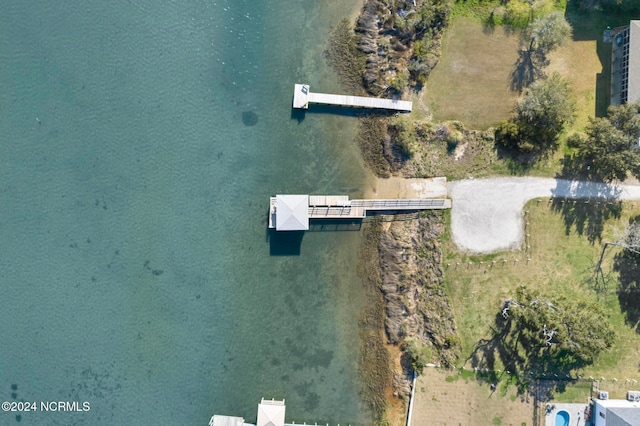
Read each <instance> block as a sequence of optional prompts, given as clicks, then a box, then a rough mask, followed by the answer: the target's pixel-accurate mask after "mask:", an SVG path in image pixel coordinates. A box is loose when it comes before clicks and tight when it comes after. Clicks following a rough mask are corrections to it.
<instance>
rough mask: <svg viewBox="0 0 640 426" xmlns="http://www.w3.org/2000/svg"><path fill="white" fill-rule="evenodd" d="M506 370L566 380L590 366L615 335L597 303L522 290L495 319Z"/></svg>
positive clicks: (578, 297)
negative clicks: (554, 375) (555, 374)
mask: <svg viewBox="0 0 640 426" xmlns="http://www.w3.org/2000/svg"><path fill="white" fill-rule="evenodd" d="M497 318H498V319H497V321H496V322H497V325H498V333H499V334H500V335H501V336H502V338H503V342H504V344H505V348H504V350H503V351H502V353H501V356H502V357H503V358H504V359H503V360H502V361H503V363H505V365H506V366H507V368H510V369H513V370H515V371H538V372H540V373H542V372H547V373H549V372H552V373H553V372H558V373H562V374H569V373H570V372H572V371H573V370H575V369H577V368H582V367H584V366H586V365H589V364H592V363H593V362H594V361H595V360H596V358H597V357H598V355H599V354H600V353H602V352H603V351H605V350H607V349H608V348H610V347H611V346H612V345H613V341H614V338H615V333H614V331H613V329H612V328H611V326H610V325H609V321H608V319H607V317H606V315H605V313H604V311H603V310H602V308H601V307H600V305H598V304H597V303H594V302H590V301H587V300H585V299H583V298H581V297H580V296H574V297H572V298H571V300H568V299H565V298H563V297H558V296H555V297H549V296H545V295H542V294H540V293H539V292H537V291H535V290H529V289H527V288H526V287H524V286H522V287H520V288H519V289H518V291H517V292H516V295H515V296H514V297H513V299H511V300H509V301H507V302H506V303H505V305H504V307H503V308H502V311H501V312H500V313H499V315H498V316H497Z"/></svg>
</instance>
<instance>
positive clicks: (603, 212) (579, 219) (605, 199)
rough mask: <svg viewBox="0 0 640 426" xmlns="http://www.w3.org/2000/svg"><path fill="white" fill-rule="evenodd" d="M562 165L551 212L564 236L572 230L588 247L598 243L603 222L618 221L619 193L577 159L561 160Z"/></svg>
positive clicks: (620, 208) (620, 205)
mask: <svg viewBox="0 0 640 426" xmlns="http://www.w3.org/2000/svg"><path fill="white" fill-rule="evenodd" d="M562 161H563V169H562V174H561V175H559V176H557V180H556V188H555V189H553V190H552V194H553V195H554V198H553V201H552V203H551V209H552V210H553V211H555V212H557V213H560V215H561V216H562V219H563V221H564V225H565V234H566V235H570V234H571V231H572V229H575V232H576V233H577V234H578V235H581V236H582V235H585V236H586V237H587V239H588V241H589V242H590V243H591V244H594V243H595V242H596V241H597V242H600V241H602V231H603V230H604V223H605V221H607V220H609V219H612V218H614V219H619V218H620V215H621V213H622V201H621V200H619V196H620V192H621V190H620V188H619V187H617V186H616V185H613V184H608V183H606V182H602V180H601V178H600V176H599V175H598V173H597V171H596V170H595V169H593V170H592V169H591V168H590V167H588V166H585V162H584V160H582V159H581V158H579V157H578V156H575V155H574V156H565V157H564V158H563V160H562ZM585 194H586V195H585Z"/></svg>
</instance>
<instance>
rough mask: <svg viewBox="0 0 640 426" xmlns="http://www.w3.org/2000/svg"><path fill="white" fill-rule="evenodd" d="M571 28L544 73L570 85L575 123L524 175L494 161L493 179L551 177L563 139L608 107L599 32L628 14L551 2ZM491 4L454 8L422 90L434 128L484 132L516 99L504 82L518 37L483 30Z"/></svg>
mask: <svg viewBox="0 0 640 426" xmlns="http://www.w3.org/2000/svg"><path fill="white" fill-rule="evenodd" d="M555 4H556V7H557V8H560V9H562V10H565V17H566V19H567V20H568V21H569V22H570V23H571V25H572V26H573V34H574V35H573V38H572V40H571V41H570V42H569V43H567V44H566V45H565V46H563V47H561V48H560V49H558V50H557V51H555V52H553V53H552V54H551V55H550V65H549V66H548V67H547V69H546V72H547V74H548V73H551V72H554V71H557V72H559V73H560V74H562V75H563V76H564V77H565V78H567V79H568V80H569V81H570V84H571V87H572V90H573V94H574V97H575V100H576V106H577V111H576V120H575V122H574V123H573V124H572V126H570V128H569V129H567V131H566V132H565V133H564V134H563V135H562V136H561V138H560V146H559V148H558V150H557V151H556V152H555V153H553V154H552V155H551V156H550V157H549V158H548V159H546V160H543V161H540V162H539V163H538V164H536V165H535V166H534V167H532V168H527V169H519V168H518V167H513V164H509V163H508V162H505V161H497V162H495V163H494V164H493V166H492V170H493V172H494V173H496V174H526V175H534V176H555V175H557V174H558V173H560V172H561V170H562V165H561V159H562V158H563V156H564V155H565V154H566V153H567V152H568V149H567V148H566V146H565V139H566V136H568V135H570V134H571V133H573V132H575V131H582V130H583V129H584V127H585V126H586V125H587V123H588V121H589V118H590V117H595V116H603V115H605V114H606V110H607V107H608V105H609V94H610V87H609V86H610V79H609V73H610V68H611V45H610V44H606V43H603V41H602V35H603V31H604V29H605V28H606V27H607V26H611V27H615V26H620V25H626V24H628V22H629V20H630V19H631V18H632V16H630V15H629V14H624V13H620V14H606V15H605V14H604V13H603V12H588V13H587V12H579V11H578V10H577V6H576V3H575V1H572V0H569V1H568V3H566V4H565V2H563V1H562V2H556V3H555ZM500 7H502V6H500V2H498V1H481V0H466V1H457V2H455V6H454V9H453V12H452V16H453V18H452V22H451V24H450V26H449V28H447V30H446V31H445V34H444V37H443V40H442V55H441V57H440V62H439V63H438V65H437V66H436V68H435V69H434V70H433V72H432V74H431V75H430V77H429V80H428V81H427V84H426V96H425V97H424V99H425V102H426V103H427V104H428V106H429V108H430V109H431V111H432V113H433V117H434V120H436V121H445V120H459V121H461V122H462V123H463V124H464V125H465V127H466V128H470V129H474V128H475V129H487V128H489V127H492V126H494V125H495V124H496V123H498V122H500V121H502V120H505V119H507V118H509V117H510V116H511V114H512V111H513V105H514V101H515V99H516V98H517V97H518V95H519V94H518V93H516V92H514V91H512V90H510V82H511V78H510V74H511V71H512V70H513V66H514V63H515V62H516V59H517V55H518V48H519V47H518V40H519V30H518V29H517V28H516V29H514V28H512V27H508V26H500V25H498V26H493V27H492V26H489V25H487V20H488V18H489V16H490V14H491V12H492V11H494V12H495V11H496V10H499V8H500Z"/></svg>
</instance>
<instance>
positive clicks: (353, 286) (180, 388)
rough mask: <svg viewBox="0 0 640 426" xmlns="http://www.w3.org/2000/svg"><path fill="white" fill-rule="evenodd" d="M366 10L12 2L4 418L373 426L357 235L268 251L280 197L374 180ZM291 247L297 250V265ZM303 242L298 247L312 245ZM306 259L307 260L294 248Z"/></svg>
mask: <svg viewBox="0 0 640 426" xmlns="http://www.w3.org/2000/svg"><path fill="white" fill-rule="evenodd" d="M359 6H360V2H353V3H348V4H345V2H341V1H333V2H330V1H326V0H325V1H321V0H317V1H312V0H270V1H266V0H252V1H249V0H214V1H211V0H208V1H201V0H192V1H166V0H160V1H157V0H156V1H151V0H135V1H134V0H130V1H127V0H114V1H112V2H104V1H97V0H83V1H79V0H68V1H64V2H52V1H44V0H41V1H39V0H20V1H18V0H7V1H5V2H4V3H3V11H2V13H1V14H0V201H1V202H0V241H2V244H0V290H1V291H2V295H1V297H0V324H1V330H2V345H1V346H0V400H2V401H4V400H7V401H40V400H43V401H46V400H56V401H57V400H62V401H89V402H90V404H91V410H90V412H88V413H86V412H85V413H23V414H22V417H19V418H16V415H15V413H4V412H3V413H0V424H17V423H18V420H19V421H20V423H21V424H45V425H46V424H61V425H62V424H64V425H67V424H90V425H115V424H158V425H178V424H180V425H195V424H206V423H207V422H208V419H209V417H210V416H211V415H212V414H213V413H219V414H230V415H237V416H244V417H245V418H246V419H247V420H248V421H255V416H256V409H257V404H258V403H259V401H260V398H261V397H263V396H264V397H267V398H272V397H273V398H285V399H286V401H287V420H288V421H295V422H302V421H307V422H309V421H311V422H315V421H317V422H318V423H321V422H322V423H324V422H330V423H333V424H335V423H341V424H345V423H347V422H351V423H352V424H355V423H367V422H368V416H367V414H366V412H365V410H364V408H363V407H362V406H361V404H360V400H359V396H358V392H359V386H360V384H359V381H358V375H357V358H358V353H357V348H358V344H357V339H358V330H357V316H358V313H359V311H360V308H361V305H362V291H361V284H360V282H359V280H358V277H357V274H356V264H357V258H356V252H357V247H358V243H359V238H360V235H359V233H357V232H331V233H329V232H308V233H306V234H305V235H304V236H303V238H302V240H301V241H298V242H296V243H297V247H296V246H294V247H291V246H286V247H284V249H286V250H283V247H281V246H276V245H273V244H272V243H271V242H270V241H269V240H268V234H267V232H266V224H265V220H266V212H267V209H268V197H269V196H271V195H273V194H275V193H320V194H324V193H350V195H352V196H355V195H359V192H358V191H359V190H360V189H361V188H363V184H364V182H365V180H366V175H365V172H364V170H363V168H362V166H361V161H360V158H359V155H358V153H357V152H356V149H355V148H354V146H353V143H352V137H353V128H354V127H353V126H354V121H355V120H354V119H353V117H348V116H344V115H334V114H320V113H316V114H314V113H307V114H306V115H305V116H304V118H303V119H302V117H299V116H296V115H292V112H291V107H290V105H291V97H292V91H293V84H294V83H295V82H308V83H310V84H311V85H312V88H314V89H316V90H337V85H336V81H335V77H334V76H333V74H332V72H331V70H329V69H328V68H327V66H326V64H325V60H324V56H323V54H322V52H323V49H324V47H325V46H324V43H325V40H326V37H327V32H328V27H329V26H331V25H333V24H335V23H337V21H338V20H339V19H340V17H341V15H345V14H348V13H351V11H352V10H353V9H354V8H356V9H357V8H358V7H359ZM285 252H288V253H289V255H282V254H286V253H285ZM296 252H298V254H296ZM292 253H293V254H292Z"/></svg>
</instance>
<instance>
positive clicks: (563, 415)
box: [555, 410, 571, 426]
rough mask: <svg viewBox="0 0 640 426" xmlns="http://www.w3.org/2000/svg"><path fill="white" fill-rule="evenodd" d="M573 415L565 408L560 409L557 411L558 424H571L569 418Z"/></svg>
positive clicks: (565, 425)
mask: <svg viewBox="0 0 640 426" xmlns="http://www.w3.org/2000/svg"><path fill="white" fill-rule="evenodd" d="M570 419H571V416H570V415H569V413H567V412H566V411H564V410H560V411H558V412H557V413H556V422H555V423H556V426H569V420H570Z"/></svg>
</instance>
